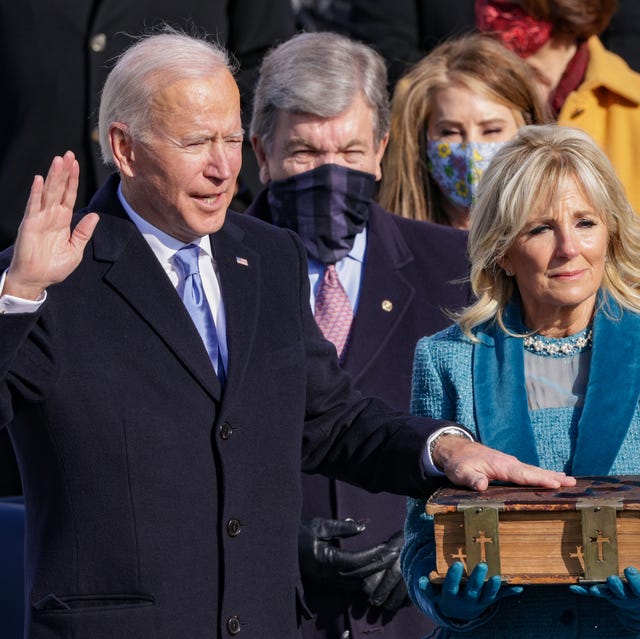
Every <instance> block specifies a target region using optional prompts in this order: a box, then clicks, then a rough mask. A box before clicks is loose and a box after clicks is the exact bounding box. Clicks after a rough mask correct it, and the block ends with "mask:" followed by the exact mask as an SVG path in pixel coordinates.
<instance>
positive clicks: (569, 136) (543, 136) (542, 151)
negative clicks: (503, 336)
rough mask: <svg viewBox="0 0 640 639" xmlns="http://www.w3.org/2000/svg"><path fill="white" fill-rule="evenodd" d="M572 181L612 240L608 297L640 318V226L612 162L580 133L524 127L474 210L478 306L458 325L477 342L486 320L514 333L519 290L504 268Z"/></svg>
mask: <svg viewBox="0 0 640 639" xmlns="http://www.w3.org/2000/svg"><path fill="white" fill-rule="evenodd" d="M566 180H573V181H574V182H575V183H576V185H577V186H578V188H579V189H580V190H581V194H582V196H583V197H584V198H585V200H586V201H587V202H589V203H590V204H591V206H593V207H594V210H595V211H596V212H597V213H598V214H599V215H600V216H601V217H602V220H603V222H604V224H605V225H606V227H607V231H608V233H609V245H608V249H607V262H606V265H605V269H604V275H603V280H602V284H601V287H600V288H601V290H603V291H605V292H607V293H608V294H609V295H610V296H611V297H612V298H613V299H614V300H615V301H616V302H617V303H618V304H619V305H620V306H622V307H624V308H628V309H630V310H632V311H634V312H640V262H639V260H638V255H640V220H639V219H638V217H637V216H636V214H635V213H634V211H633V209H632V207H631V205H630V204H629V202H628V200H627V198H626V196H625V192H624V187H623V186H622V183H621V182H620V180H619V178H618V177H617V175H616V173H615V171H614V169H613V166H612V165H611V162H610V161H609V159H608V158H607V156H606V155H605V154H604V153H603V152H602V151H601V150H600V149H599V148H598V146H597V145H596V144H595V142H594V141H593V140H592V139H591V138H590V137H589V135H588V134H586V133H585V132H583V131H581V130H579V129H574V128H572V127H564V126H559V125H553V124H551V125H544V126H525V127H522V128H521V129H520V131H519V132H518V133H517V134H516V136H515V137H514V138H512V139H511V140H510V141H509V142H506V143H505V145H504V146H503V147H502V148H501V149H500V150H499V151H498V153H497V154H496V155H495V156H494V158H493V159H492V161H491V163H490V164H489V167H488V168H487V170H486V171H485V172H484V174H483V176H482V179H481V180H480V186H479V191H478V199H477V201H476V203H475V204H474V205H473V207H472V209H471V227H470V229H469V242H468V248H469V258H470V262H471V274H470V279H471V287H472V289H473V292H474V293H475V295H476V302H475V303H474V304H472V305H471V306H469V307H468V308H466V309H465V310H463V311H462V312H461V313H460V314H459V315H458V316H457V318H456V320H457V322H458V325H459V326H460V328H461V329H462V331H463V332H464V333H465V334H466V335H467V336H469V337H470V338H471V339H474V337H473V335H472V329H473V328H474V327H475V326H477V325H479V324H481V323H483V322H486V321H495V322H497V324H498V325H499V326H500V327H501V328H502V329H503V330H504V331H506V332H508V331H507V328H506V327H505V324H504V318H503V316H504V310H505V307H506V306H507V304H508V303H509V301H510V300H511V299H512V298H513V297H514V295H515V294H516V293H517V285H516V283H515V279H514V278H513V277H508V276H507V274H506V273H505V272H504V270H503V269H502V268H501V267H500V262H501V260H502V258H503V257H504V256H505V255H506V253H507V252H508V251H509V249H510V247H511V246H512V245H513V243H514V241H515V240H516V238H517V237H518V234H519V233H520V232H521V231H522V229H523V227H524V226H525V224H526V223H527V220H528V218H529V217H530V215H531V214H536V213H537V212H538V211H540V210H541V209H545V208H549V207H550V206H552V205H553V203H554V202H555V201H556V198H557V197H558V196H559V195H560V193H559V187H560V185H561V184H563V183H564V182H565V181H566Z"/></svg>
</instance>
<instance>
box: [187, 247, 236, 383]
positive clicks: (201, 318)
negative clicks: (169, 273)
mask: <svg viewBox="0 0 640 639" xmlns="http://www.w3.org/2000/svg"><path fill="white" fill-rule="evenodd" d="M199 254H200V247H198V246H196V245H195V244H187V245H186V246H183V247H182V248H181V249H180V250H179V251H178V252H177V253H176V254H175V255H174V258H175V263H176V266H178V267H179V269H180V271H181V272H182V277H183V279H184V288H183V291H182V301H183V302H184V305H185V307H186V308H187V310H188V311H189V315H191V319H192V320H193V323H194V324H195V325H196V328H197V329H198V333H200V336H201V337H202V341H203V342H204V345H205V348H206V349H207V353H209V358H210V359H211V363H212V364H213V367H214V368H215V370H216V373H217V374H218V379H219V380H220V384H221V385H224V382H225V372H224V363H223V361H222V355H221V354H220V346H219V344H218V333H217V331H216V325H215V322H214V321H213V315H212V314H211V307H210V306H209V302H208V301H207V296H206V295H205V292H204V288H203V287H202V279H201V278H200V269H199V268H198V255H199Z"/></svg>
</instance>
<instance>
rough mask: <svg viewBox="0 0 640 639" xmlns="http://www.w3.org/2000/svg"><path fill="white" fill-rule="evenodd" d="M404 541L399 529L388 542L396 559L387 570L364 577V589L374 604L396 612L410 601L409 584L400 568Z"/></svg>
mask: <svg viewBox="0 0 640 639" xmlns="http://www.w3.org/2000/svg"><path fill="white" fill-rule="evenodd" d="M403 543H404V534H403V533H402V531H399V532H397V533H396V534H395V535H393V536H392V537H391V538H390V539H389V540H388V541H387V543H386V547H387V550H388V552H389V553H390V554H392V553H394V552H396V553H397V558H396V560H395V561H394V562H393V563H392V564H391V565H390V566H389V567H388V568H386V569H385V570H381V571H379V572H374V573H373V574H372V575H369V576H368V577H365V578H364V581H363V590H364V593H365V594H366V595H367V597H368V598H369V603H370V604H371V605H372V606H376V607H378V608H384V609H385V610H389V611H390V612H395V611H396V610H398V609H400V608H402V606H404V605H405V604H406V603H407V602H408V597H407V586H406V585H405V583H404V579H403V577H402V572H401V570H400V550H401V549H402V545H403Z"/></svg>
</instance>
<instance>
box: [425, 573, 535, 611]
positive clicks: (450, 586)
mask: <svg viewBox="0 0 640 639" xmlns="http://www.w3.org/2000/svg"><path fill="white" fill-rule="evenodd" d="M488 570H489V568H488V566H487V564H485V563H480V564H478V565H477V566H476V567H475V568H474V569H473V571H472V572H471V575H469V579H468V581H467V583H466V584H464V585H463V584H462V575H463V571H464V566H463V565H462V563H461V562H459V561H456V562H455V563H453V564H452V565H451V566H450V567H449V570H448V571H447V576H446V577H445V578H444V581H443V582H442V586H434V585H433V584H431V583H429V581H428V579H427V577H421V578H420V582H419V586H420V589H421V590H425V591H428V590H431V593H429V595H428V596H429V598H430V599H431V600H432V601H433V602H434V603H435V605H436V607H437V609H438V612H439V613H440V614H441V615H442V616H443V617H446V618H448V619H451V620H453V621H454V622H455V621H456V620H459V621H471V620H473V619H477V618H478V617H480V616H481V615H482V614H483V613H484V612H485V611H486V610H487V609H488V608H489V607H490V606H491V605H492V604H494V603H495V602H496V601H498V600H500V599H502V598H503V597H509V596H512V595H518V594H520V593H521V592H522V587H521V586H502V581H501V579H500V576H499V575H494V576H493V577H490V578H489V579H488V580H487V581H486V582H485V577H486V576H487V571H488ZM438 590H439V591H440V592H439V593H438Z"/></svg>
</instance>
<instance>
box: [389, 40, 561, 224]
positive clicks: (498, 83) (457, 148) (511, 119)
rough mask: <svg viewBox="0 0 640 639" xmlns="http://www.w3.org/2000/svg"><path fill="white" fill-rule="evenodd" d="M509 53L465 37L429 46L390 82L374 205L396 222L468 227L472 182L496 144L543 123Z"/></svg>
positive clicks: (525, 76)
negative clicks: (387, 122)
mask: <svg viewBox="0 0 640 639" xmlns="http://www.w3.org/2000/svg"><path fill="white" fill-rule="evenodd" d="M530 75H531V73H530V70H529V69H528V67H527V66H526V64H525V63H524V62H523V61H522V60H521V59H520V58H519V57H518V56H517V55H515V54H513V53H512V52H510V51H508V50H506V49H505V48H504V47H503V46H502V45H501V44H499V43H497V42H495V41H494V40H493V39H491V38H489V37H487V36H482V35H470V36H465V37H463V38H460V39H457V40H452V41H449V42H446V43H444V44H442V45H440V46H438V47H436V48H435V49H434V50H433V51H432V52H431V53H430V54H429V55H428V56H426V57H425V58H423V60H421V61H420V62H419V63H418V64H417V65H415V66H414V67H413V68H412V69H411V70H410V71H409V72H408V73H407V74H406V75H405V76H404V77H403V78H402V79H401V80H400V81H399V83H398V85H397V86H396V90H395V93H394V96H393V102H392V115H391V134H390V139H389V146H388V147H387V151H386V153H385V157H384V159H383V169H382V176H383V177H382V181H381V183H380V193H379V201H380V204H381V205H382V206H383V207H384V208H386V209H387V210H389V211H393V212H394V213H397V214H398V215H402V216H403V217H408V218H413V219H418V220H427V221H430V222H437V223H439V224H446V225H449V226H454V227H457V228H468V226H469V209H470V207H471V204H472V202H473V200H474V196H475V192H476V189H477V184H478V181H479V179H480V177H481V175H482V172H483V171H484V169H485V168H486V166H487V164H488V163H489V161H490V160H491V158H492V157H493V155H494V154H495V153H496V151H497V150H498V148H499V147H500V145H501V144H502V143H503V142H506V141H507V140H509V139H511V138H512V137H513V136H514V135H515V134H516V132H517V130H518V128H519V127H520V126H522V125H524V124H541V123H544V122H546V121H548V120H549V118H548V117H547V115H546V112H545V109H544V107H543V106H542V104H541V102H540V101H539V98H538V96H537V93H536V89H535V86H534V85H533V83H532V82H531V80H530V78H529V76H530Z"/></svg>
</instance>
